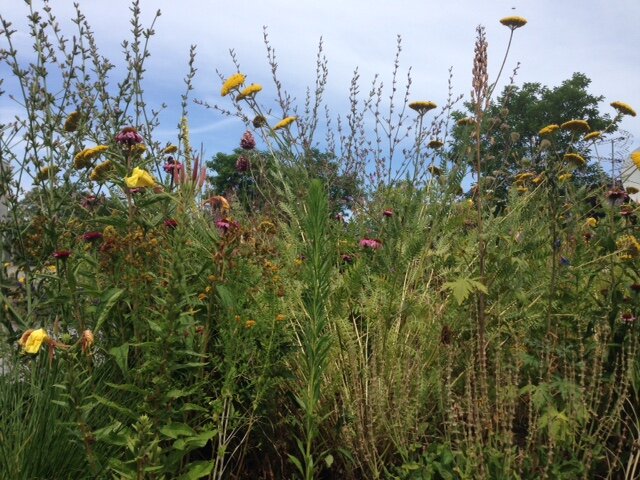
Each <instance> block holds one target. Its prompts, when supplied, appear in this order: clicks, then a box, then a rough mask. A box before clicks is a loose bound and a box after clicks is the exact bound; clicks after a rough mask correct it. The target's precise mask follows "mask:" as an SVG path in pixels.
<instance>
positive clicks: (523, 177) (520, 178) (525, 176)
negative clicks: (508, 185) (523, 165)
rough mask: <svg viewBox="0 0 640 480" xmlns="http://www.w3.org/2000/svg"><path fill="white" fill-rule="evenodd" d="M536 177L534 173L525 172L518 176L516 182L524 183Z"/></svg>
mask: <svg viewBox="0 0 640 480" xmlns="http://www.w3.org/2000/svg"><path fill="white" fill-rule="evenodd" d="M534 176H535V174H534V173H531V172H523V173H519V174H518V175H516V182H523V181H525V180H528V179H530V178H533V177H534Z"/></svg>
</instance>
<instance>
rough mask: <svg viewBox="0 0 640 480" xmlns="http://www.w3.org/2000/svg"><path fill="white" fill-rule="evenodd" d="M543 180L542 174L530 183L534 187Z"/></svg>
mask: <svg viewBox="0 0 640 480" xmlns="http://www.w3.org/2000/svg"><path fill="white" fill-rule="evenodd" d="M543 180H544V174H542V173H541V174H540V175H538V176H537V177H536V178H534V179H532V180H531V182H532V183H533V184H535V185H539V184H541V183H542V181H543Z"/></svg>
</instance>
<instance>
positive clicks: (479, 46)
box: [471, 25, 489, 113]
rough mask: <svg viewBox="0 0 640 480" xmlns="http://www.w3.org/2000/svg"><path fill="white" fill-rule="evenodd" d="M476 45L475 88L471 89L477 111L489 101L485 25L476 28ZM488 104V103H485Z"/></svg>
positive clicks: (472, 100)
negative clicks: (483, 103)
mask: <svg viewBox="0 0 640 480" xmlns="http://www.w3.org/2000/svg"><path fill="white" fill-rule="evenodd" d="M476 34H477V35H476V46H475V50H474V51H475V55H474V57H473V83H472V86H473V89H472V90H471V103H472V104H473V105H475V108H476V113H478V112H479V111H480V110H482V107H483V105H482V102H483V100H484V101H485V102H488V100H489V99H488V98H487V92H488V89H489V74H488V73H487V65H488V60H487V37H486V35H485V32H484V27H483V26H482V25H479V26H478V28H476ZM485 106H486V105H485Z"/></svg>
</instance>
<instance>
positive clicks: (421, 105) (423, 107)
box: [409, 102, 437, 115]
mask: <svg viewBox="0 0 640 480" xmlns="http://www.w3.org/2000/svg"><path fill="white" fill-rule="evenodd" d="M436 107H437V105H436V104H435V103H433V102H411V103H410V104H409V108H411V109H413V110H415V111H416V112H418V114H419V115H424V114H425V113H427V112H428V111H429V110H433V109H434V108H436Z"/></svg>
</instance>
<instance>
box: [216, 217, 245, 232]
mask: <svg viewBox="0 0 640 480" xmlns="http://www.w3.org/2000/svg"><path fill="white" fill-rule="evenodd" d="M216 227H218V228H219V229H220V230H222V233H227V232H228V231H229V230H234V229H236V228H237V227H239V225H238V223H237V222H234V221H233V220H229V219H228V218H222V219H220V220H218V221H216Z"/></svg>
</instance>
